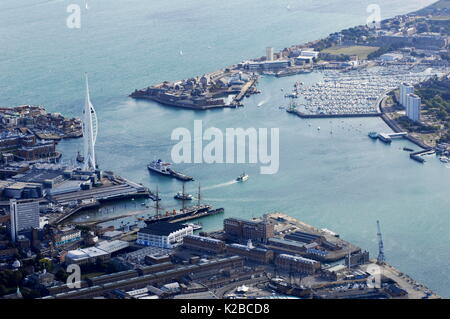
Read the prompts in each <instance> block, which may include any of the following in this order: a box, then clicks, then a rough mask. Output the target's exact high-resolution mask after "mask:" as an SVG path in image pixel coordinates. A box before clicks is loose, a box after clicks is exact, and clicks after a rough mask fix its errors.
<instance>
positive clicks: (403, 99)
mask: <svg viewBox="0 0 450 319" xmlns="http://www.w3.org/2000/svg"><path fill="white" fill-rule="evenodd" d="M410 93H414V86H412V85H410V84H408V83H405V82H404V83H402V84H400V105H402V106H404V107H405V108H406V104H407V102H408V99H407V97H408V94H410Z"/></svg>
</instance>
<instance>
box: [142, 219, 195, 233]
mask: <svg viewBox="0 0 450 319" xmlns="http://www.w3.org/2000/svg"><path fill="white" fill-rule="evenodd" d="M188 227H189V228H191V227H190V226H183V225H179V224H172V223H168V222H160V223H155V224H149V225H147V227H145V228H141V229H140V230H139V232H140V233H144V234H151V235H157V236H169V235H170V234H171V233H174V232H176V231H178V230H181V229H184V228H188Z"/></svg>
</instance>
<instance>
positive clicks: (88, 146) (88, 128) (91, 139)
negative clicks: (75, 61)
mask: <svg viewBox="0 0 450 319" xmlns="http://www.w3.org/2000/svg"><path fill="white" fill-rule="evenodd" d="M97 127H98V121H97V113H95V109H94V106H93V105H92V103H91V99H90V96H89V80H88V76H87V74H86V101H85V104H84V110H83V138H84V170H95V169H96V168H97V166H96V163H95V149H94V147H95V141H96V140H97Z"/></svg>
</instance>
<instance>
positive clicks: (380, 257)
mask: <svg viewBox="0 0 450 319" xmlns="http://www.w3.org/2000/svg"><path fill="white" fill-rule="evenodd" d="M377 230H378V233H377V237H378V258H377V264H379V265H382V264H384V263H385V262H386V257H385V255H384V245H383V237H382V236H381V228H380V221H378V220H377Z"/></svg>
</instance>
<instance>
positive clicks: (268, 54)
mask: <svg viewBox="0 0 450 319" xmlns="http://www.w3.org/2000/svg"><path fill="white" fill-rule="evenodd" d="M266 60H267V61H273V48H272V47H267V48H266Z"/></svg>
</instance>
